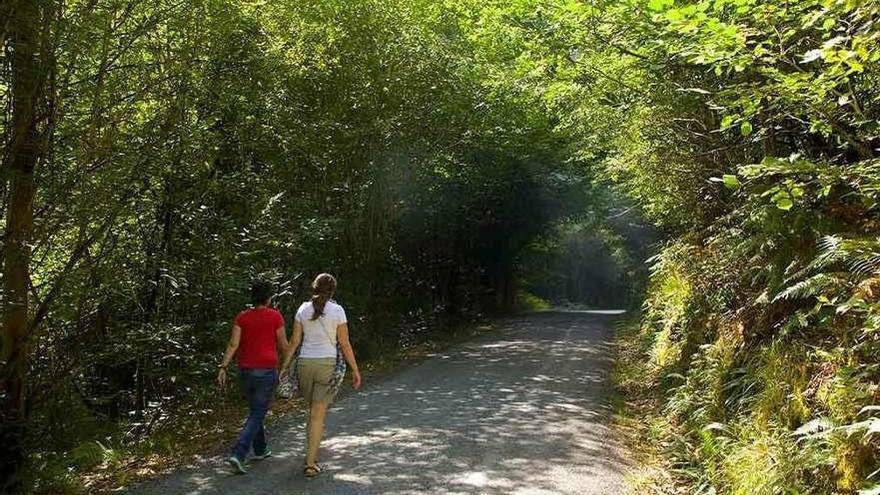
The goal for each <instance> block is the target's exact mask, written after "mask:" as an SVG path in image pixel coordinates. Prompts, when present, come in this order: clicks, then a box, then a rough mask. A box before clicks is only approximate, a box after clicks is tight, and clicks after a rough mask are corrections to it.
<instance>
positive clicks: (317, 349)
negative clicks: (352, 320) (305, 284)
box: [296, 301, 348, 358]
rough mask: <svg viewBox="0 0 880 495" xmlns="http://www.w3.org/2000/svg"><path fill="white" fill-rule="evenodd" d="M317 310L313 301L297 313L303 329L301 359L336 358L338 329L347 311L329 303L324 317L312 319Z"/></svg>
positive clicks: (301, 306)
mask: <svg viewBox="0 0 880 495" xmlns="http://www.w3.org/2000/svg"><path fill="white" fill-rule="evenodd" d="M313 314H315V308H314V306H312V301H306V302H304V303H302V304H301V305H300V307H299V309H298V310H297V312H296V319H297V321H299V322H300V324H301V325H302V327H303V341H302V347H301V348H300V351H299V357H303V358H335V357H336V328H337V327H339V325H342V324H343V323H347V322H348V320H346V319H345V310H344V309H342V306H340V305H338V304H336V302H335V301H327V304H325V305H324V315H323V316H321V317H320V318H318V319H317V320H313V319H312V315H313Z"/></svg>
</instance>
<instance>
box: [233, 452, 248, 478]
mask: <svg viewBox="0 0 880 495" xmlns="http://www.w3.org/2000/svg"><path fill="white" fill-rule="evenodd" d="M228 460H229V465H230V466H232V470H233V471H235V472H236V473H237V474H245V473H247V469H245V468H244V464H243V463H242V462H241V459H239V458H238V457H237V456H234V455H231V456H229V459H228Z"/></svg>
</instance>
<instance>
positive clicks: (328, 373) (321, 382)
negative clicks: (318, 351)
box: [296, 358, 336, 404]
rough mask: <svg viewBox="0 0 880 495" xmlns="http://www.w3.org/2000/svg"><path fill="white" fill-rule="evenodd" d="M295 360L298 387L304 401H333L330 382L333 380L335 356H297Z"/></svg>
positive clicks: (309, 402)
mask: <svg viewBox="0 0 880 495" xmlns="http://www.w3.org/2000/svg"><path fill="white" fill-rule="evenodd" d="M296 362H297V366H296V368H297V373H299V389H300V391H301V392H302V396H303V399H305V400H306V403H308V404H311V403H313V402H324V403H327V404H329V403H331V402H333V391H332V389H331V387H330V382H331V381H332V380H333V369H334V368H335V367H336V358H299V359H297V361H296Z"/></svg>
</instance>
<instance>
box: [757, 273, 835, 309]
mask: <svg viewBox="0 0 880 495" xmlns="http://www.w3.org/2000/svg"><path fill="white" fill-rule="evenodd" d="M842 283H845V279H843V278H841V277H838V276H836V275H831V274H828V273H819V274H816V275H813V276H812V277H810V278H808V279H806V280H801V281H800V282H797V283H796V284H794V285H791V286H789V287H787V288H786V289H784V290H783V291H781V292H780V293H779V294H777V295H776V297H775V298H773V302H777V301H781V300H789V299H806V298H809V297H815V296H818V295H819V294H821V293H822V292H823V291H825V290H826V289H829V288H831V287H834V286H839V285H841V284H842Z"/></svg>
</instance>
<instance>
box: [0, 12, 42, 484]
mask: <svg viewBox="0 0 880 495" xmlns="http://www.w3.org/2000/svg"><path fill="white" fill-rule="evenodd" d="M7 5H8V8H9V10H8V12H9V14H10V22H9V26H10V28H9V33H8V35H9V39H8V45H7V47H4V48H7V50H8V51H7V53H8V54H9V55H10V62H11V89H12V117H11V130H12V132H11V136H10V142H9V144H8V150H7V155H6V157H7V162H6V164H5V167H4V168H5V170H4V172H5V174H6V177H5V179H6V181H7V187H8V192H9V195H8V204H7V208H6V232H5V241H6V242H5V246H4V274H3V275H4V277H3V284H4V287H3V288H4V294H3V296H4V298H3V306H4V308H3V309H4V314H3V331H2V334H3V350H2V362H0V365H2V395H0V422H2V424H3V429H2V434H0V442H2V445H3V448H4V450H5V452H4V454H5V455H4V456H2V461H0V480H2V481H0V483H2V486H0V490H3V491H4V492H13V491H15V489H16V486H17V485H18V483H19V482H18V477H17V474H18V472H19V470H20V468H21V465H22V463H23V461H24V457H25V456H24V435H25V424H26V417H27V414H26V397H27V387H26V385H27V384H26V377H27V368H28V344H27V338H28V335H27V333H28V285H29V279H30V277H29V272H30V257H31V236H32V232H33V201H34V189H35V187H34V169H35V168H36V165H37V161H38V159H39V157H40V143H41V135H43V133H45V132H46V129H40V121H41V116H40V115H39V109H40V103H41V101H42V99H43V96H44V90H45V85H46V73H45V70H44V69H45V67H43V64H41V62H40V60H41V58H42V57H45V53H41V47H40V27H41V22H42V21H43V20H44V19H43V18H42V15H41V14H42V13H44V9H45V8H46V6H45V5H44V3H43V2H40V1H35V0H18V1H12V2H11V3H10V4H7ZM9 48H11V50H9ZM42 48H45V47H42ZM10 52H11V53H10ZM43 127H45V125H44V126H43Z"/></svg>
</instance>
